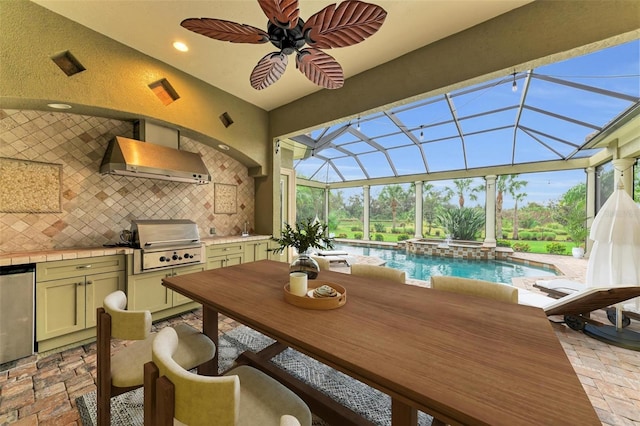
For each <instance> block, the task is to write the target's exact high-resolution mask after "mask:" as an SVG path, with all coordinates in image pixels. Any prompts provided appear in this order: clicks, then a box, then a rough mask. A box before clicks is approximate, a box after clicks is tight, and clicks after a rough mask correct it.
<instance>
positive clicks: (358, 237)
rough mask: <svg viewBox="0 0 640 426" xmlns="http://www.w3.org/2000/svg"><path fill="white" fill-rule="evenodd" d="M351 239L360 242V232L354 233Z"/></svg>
mask: <svg viewBox="0 0 640 426" xmlns="http://www.w3.org/2000/svg"><path fill="white" fill-rule="evenodd" d="M353 239H354V240H361V239H362V232H356V233H355V234H353Z"/></svg>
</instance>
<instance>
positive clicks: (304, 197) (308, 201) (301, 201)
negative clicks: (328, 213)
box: [292, 185, 325, 226]
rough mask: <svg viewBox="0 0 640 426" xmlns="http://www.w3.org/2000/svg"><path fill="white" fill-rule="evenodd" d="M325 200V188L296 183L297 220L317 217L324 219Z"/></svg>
mask: <svg viewBox="0 0 640 426" xmlns="http://www.w3.org/2000/svg"><path fill="white" fill-rule="evenodd" d="M324 201H325V199H324V189H323V188H312V187H310V186H304V185H296V222H300V221H302V220H306V219H308V218H315V217H318V218H319V219H322V218H323V216H324ZM292 226H293V225H292Z"/></svg>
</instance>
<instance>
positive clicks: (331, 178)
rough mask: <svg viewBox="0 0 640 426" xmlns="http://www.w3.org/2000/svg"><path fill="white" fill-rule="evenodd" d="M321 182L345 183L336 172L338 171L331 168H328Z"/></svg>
mask: <svg viewBox="0 0 640 426" xmlns="http://www.w3.org/2000/svg"><path fill="white" fill-rule="evenodd" d="M319 180H320V181H321V182H326V183H333V182H344V180H343V179H342V178H341V177H340V175H339V174H338V173H337V172H336V170H335V169H334V168H333V167H332V166H329V167H327V169H326V171H325V173H324V177H322V176H321V177H320V179H319Z"/></svg>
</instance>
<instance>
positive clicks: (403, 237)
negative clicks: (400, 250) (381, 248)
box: [398, 234, 410, 241]
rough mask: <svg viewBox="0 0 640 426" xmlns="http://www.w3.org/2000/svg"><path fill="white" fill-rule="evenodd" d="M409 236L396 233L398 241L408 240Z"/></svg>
mask: <svg viewBox="0 0 640 426" xmlns="http://www.w3.org/2000/svg"><path fill="white" fill-rule="evenodd" d="M409 238H410V237H409V235H408V234H400V235H398V241H405V240H408V239H409Z"/></svg>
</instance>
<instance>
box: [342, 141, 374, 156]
mask: <svg viewBox="0 0 640 426" xmlns="http://www.w3.org/2000/svg"><path fill="white" fill-rule="evenodd" d="M341 148H342V149H346V150H347V151H349V152H351V153H353V154H363V153H365V152H373V151H375V150H376V148H374V147H373V146H371V145H369V144H368V143H366V142H357V143H350V144H348V145H342V146H341Z"/></svg>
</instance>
